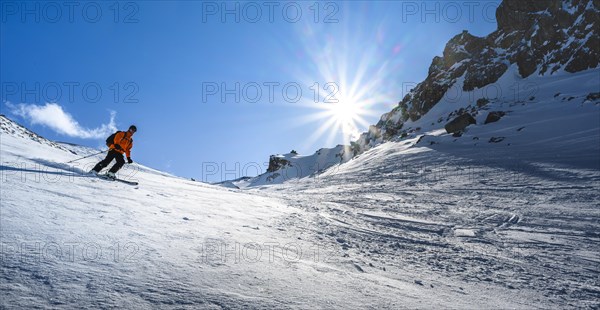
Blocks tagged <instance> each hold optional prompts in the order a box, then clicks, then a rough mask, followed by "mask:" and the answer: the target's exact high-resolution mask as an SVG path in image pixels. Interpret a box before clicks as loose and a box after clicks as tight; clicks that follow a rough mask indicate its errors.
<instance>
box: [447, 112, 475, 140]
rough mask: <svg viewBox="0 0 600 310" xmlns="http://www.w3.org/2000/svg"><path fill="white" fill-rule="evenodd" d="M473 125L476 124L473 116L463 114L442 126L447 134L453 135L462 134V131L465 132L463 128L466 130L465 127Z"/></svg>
mask: <svg viewBox="0 0 600 310" xmlns="http://www.w3.org/2000/svg"><path fill="white" fill-rule="evenodd" d="M475 123H477V122H476V121H475V119H474V118H473V116H471V114H469V113H464V114H462V115H460V116H458V117H456V118H455V119H453V120H452V121H450V122H449V123H448V124H446V126H444V128H445V129H446V132H447V133H452V134H454V133H458V132H462V131H463V130H465V128H467V126H469V125H471V124H475ZM459 137H460V136H459Z"/></svg>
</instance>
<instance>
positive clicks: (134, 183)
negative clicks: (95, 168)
mask: <svg viewBox="0 0 600 310" xmlns="http://www.w3.org/2000/svg"><path fill="white" fill-rule="evenodd" d="M97 176H98V178H100V179H103V180H106V181H117V182H121V183H125V184H129V185H139V183H138V182H134V181H127V180H123V179H119V178H114V179H113V178H111V177H108V176H107V175H105V174H99V175H97Z"/></svg>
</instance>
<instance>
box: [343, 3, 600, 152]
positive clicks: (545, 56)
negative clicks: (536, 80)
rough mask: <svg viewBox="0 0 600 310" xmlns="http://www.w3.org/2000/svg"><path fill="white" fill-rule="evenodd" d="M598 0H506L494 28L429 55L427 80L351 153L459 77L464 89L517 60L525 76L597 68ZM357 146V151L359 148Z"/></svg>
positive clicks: (393, 131) (415, 115)
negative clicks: (438, 54)
mask: <svg viewBox="0 0 600 310" xmlns="http://www.w3.org/2000/svg"><path fill="white" fill-rule="evenodd" d="M599 13H600V0H565V1H558V0H537V1H523V0H505V1H503V2H502V3H501V4H500V6H499V7H498V8H497V10H496V19H497V22H498V28H497V30H496V31H494V32H492V33H490V34H489V35H487V36H485V37H477V36H473V35H471V34H470V33H468V31H466V30H465V31H463V32H462V33H460V34H458V35H456V36H454V37H453V38H452V39H450V40H449V41H448V43H447V44H446V46H445V48H444V51H443V54H442V56H436V57H434V58H433V60H432V62H431V65H430V66H429V71H428V75H427V78H426V79H425V80H424V81H423V82H421V83H419V84H418V85H417V86H416V87H415V88H414V89H412V90H411V91H410V92H409V93H408V94H407V95H406V96H405V97H404V98H402V100H401V101H400V102H399V103H398V106H396V107H395V108H394V109H392V111H390V112H388V113H385V114H384V115H382V117H381V119H380V121H379V122H378V123H377V125H376V126H375V127H374V128H370V129H369V131H368V132H366V133H364V134H362V135H361V137H360V138H359V140H358V141H357V142H356V143H354V144H353V149H354V150H355V152H361V151H363V150H364V149H368V148H369V147H370V146H372V145H374V144H377V143H380V142H383V141H386V140H389V139H391V138H393V137H395V136H397V135H400V134H402V132H401V129H402V127H403V125H404V123H405V122H406V121H408V120H412V121H416V120H418V119H419V118H421V117H422V116H423V115H425V114H426V113H427V112H428V111H429V110H431V108H432V107H433V106H435V105H436V104H439V103H440V102H442V98H443V96H444V94H445V93H446V92H447V91H448V90H449V89H450V88H451V87H452V86H453V85H454V84H455V83H456V82H457V81H458V80H459V78H464V79H463V84H462V89H463V91H472V90H475V89H478V88H483V87H485V86H487V85H490V84H492V83H495V82H496V81H498V79H499V78H500V77H501V76H502V75H503V74H504V73H505V72H506V71H507V70H508V68H509V67H510V66H511V65H513V64H516V65H517V67H518V71H519V74H520V76H521V77H522V78H526V77H528V76H530V75H532V74H534V73H536V74H539V75H551V74H554V73H556V72H558V71H559V70H563V71H565V72H568V73H574V72H579V71H583V70H587V69H590V68H596V67H597V66H598V60H599V59H600V39H599V38H600V37H599V34H598V30H599V28H600V27H599V26H600V17H599V16H600V14H599ZM359 148H360V150H358V149H359Z"/></svg>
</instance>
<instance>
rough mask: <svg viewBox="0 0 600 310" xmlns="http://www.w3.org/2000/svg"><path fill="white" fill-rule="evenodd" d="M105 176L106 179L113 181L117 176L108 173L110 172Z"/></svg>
mask: <svg viewBox="0 0 600 310" xmlns="http://www.w3.org/2000/svg"><path fill="white" fill-rule="evenodd" d="M106 176H107V177H108V178H110V179H113V180H114V179H116V178H117V176H116V175H115V173H114V172H110V171H109V172H108V173H107V174H106Z"/></svg>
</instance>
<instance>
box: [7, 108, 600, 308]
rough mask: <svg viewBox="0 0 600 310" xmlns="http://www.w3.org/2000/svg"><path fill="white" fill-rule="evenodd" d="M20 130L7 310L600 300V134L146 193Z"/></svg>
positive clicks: (376, 159) (143, 184)
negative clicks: (248, 183)
mask: <svg viewBox="0 0 600 310" xmlns="http://www.w3.org/2000/svg"><path fill="white" fill-rule="evenodd" d="M561 104H562V107H563V108H568V109H572V110H569V111H568V112H570V114H571V115H574V117H575V120H578V121H580V122H582V123H584V122H585V118H586V117H597V116H598V114H597V105H593V104H586V105H582V104H571V103H558V104H557V105H561ZM573 109H580V110H579V111H580V113H575V114H573V113H572V112H573ZM594 109H596V110H594ZM563 112H567V111H563ZM594 113H596V114H594ZM509 119H510V118H507V119H502V120H500V122H502V121H507V120H509ZM558 122H560V119H558ZM576 123H577V121H573V122H572V123H570V124H576ZM549 125H550V126H554V125H556V123H552V122H550V124H549ZM2 126H3V127H4V128H8V127H10V128H21V130H19V131H14V132H12V131H9V132H10V133H8V132H5V131H3V132H2V135H1V137H0V162H1V163H0V165H1V166H0V172H1V175H0V177H1V182H2V183H1V185H2V186H1V191H0V201H1V206H0V232H1V234H0V236H1V240H0V242H1V244H2V260H1V261H0V264H1V269H0V288H1V290H2V299H1V303H2V307H6V308H15V307H20V308H33V307H40V308H57V307H58V308H61V307H62V308H84V307H94V308H104V307H105V308H108V307H127V308H149V307H154V308H295V309H308V308H311V309H313V308H327V309H358V308H372V309H397V308H524V309H529V308H532V307H540V308H552V307H559V308H564V307H569V306H571V307H594V306H597V305H598V304H597V300H598V297H599V294H600V287H599V283H598V275H599V274H598V269H597V266H598V263H599V262H600V261H599V260H598V255H597V253H598V251H599V250H600V249H599V246H598V244H600V243H599V242H598V241H599V240H598V239H599V236H598V233H597V232H598V231H599V229H600V224H599V223H598V222H599V221H598V218H600V217H599V215H600V214H598V204H597V201H598V194H597V193H598V191H597V190H598V185H599V182H600V172H599V171H598V167H597V166H593V165H592V163H594V162H598V155H597V154H598V150H597V148H595V149H594V147H592V148H591V149H589V150H588V149H586V147H589V145H590V144H588V142H590V143H593V142H594V141H597V137H598V134H593V133H590V134H587V135H586V134H581V135H578V136H576V137H569V136H564V137H558V138H560V139H557V140H556V141H571V142H572V143H571V144H570V145H569V147H567V146H566V145H563V147H562V148H557V149H555V150H554V151H558V152H553V153H552V154H551V155H548V156H542V155H541V154H545V153H544V149H543V148H530V149H527V148H513V145H511V146H508V145H506V144H503V143H481V148H478V149H475V150H476V151H474V152H475V153H469V152H463V151H461V148H456V147H453V146H452V144H453V143H457V142H458V141H457V142H452V141H453V139H452V138H451V137H449V136H448V135H441V136H437V137H432V139H433V138H435V139H438V140H437V143H438V144H433V145H427V144H424V143H423V141H424V140H423V139H421V142H419V143H417V140H419V137H416V138H412V139H408V140H403V141H400V142H389V143H385V144H382V145H380V146H378V147H375V148H373V149H371V150H369V151H367V152H365V153H363V154H361V155H360V156H358V157H356V158H354V159H352V160H350V161H349V162H347V163H345V164H343V165H339V166H336V167H337V168H336V170H328V171H326V173H321V174H315V175H313V177H311V178H308V177H306V178H300V179H294V180H292V181H289V182H286V183H283V184H280V185H273V186H258V187H249V188H248V189H247V190H243V191H242V190H231V189H226V188H223V187H219V186H213V185H207V184H203V183H198V182H192V181H188V180H184V179H181V178H177V177H174V176H170V175H167V174H164V173H161V172H158V171H155V170H152V169H150V168H146V167H141V166H137V165H136V166H134V167H135V169H134V168H133V167H132V166H128V168H127V170H124V171H123V172H124V173H123V174H122V175H121V177H123V178H126V179H135V180H138V181H139V182H140V185H139V186H130V185H126V184H122V183H115V182H109V181H104V180H99V179H96V178H93V177H90V176H87V175H83V174H81V172H83V171H85V170H86V169H85V168H84V167H86V166H91V165H93V164H94V163H95V162H96V161H97V160H98V159H99V158H97V157H96V158H90V159H89V160H82V161H83V162H82V163H79V164H77V165H75V166H71V165H66V164H64V162H66V161H69V160H72V159H75V158H77V157H79V156H80V155H81V154H78V155H75V154H73V153H72V152H70V151H69V150H63V149H61V148H59V147H56V146H55V145H53V144H52V143H40V142H38V141H36V140H35V139H31V138H30V137H31V134H30V133H29V132H28V131H27V130H26V129H23V128H22V127H17V126H16V125H14V124H13V123H12V122H11V121H10V120H7V119H5V118H3V119H2ZM481 128H484V127H483V126H482V127H481ZM487 128H491V127H487ZM534 128H536V125H535V122H534V123H532V124H528V126H527V127H526V129H527V130H525V129H523V130H522V131H523V132H527V131H530V130H533V129H534ZM476 131H477V130H475V128H473V129H472V130H469V134H471V133H475V132H476ZM519 132H520V131H519ZM478 134H480V135H482V136H483V133H478ZM463 137H466V135H465V136H463ZM581 137H584V138H581ZM585 137H588V138H585ZM590 139H592V140H590ZM594 139H596V140H594ZM547 145H549V144H546V143H545V144H542V146H547ZM595 145H596V146H597V145H598V143H596V144H595ZM514 146H516V147H519V144H518V143H515V145H514ZM555 146H557V147H558V146H560V145H555ZM515 150H524V152H523V153H514V152H515ZM561 150H563V151H565V152H571V153H572V152H576V151H577V150H579V151H580V154H584V153H585V154H587V157H588V159H589V160H588V161H587V162H584V164H582V165H581V164H579V162H578V160H577V159H573V158H572V157H570V156H562V155H563V153H562V152H560V151H561ZM80 151H82V150H80ZM590 151H592V152H591V153H590ZM90 152H93V151H92V150H89V151H88V153H90ZM516 154H518V157H517V158H515V156H516ZM569 154H570V153H569ZM492 155H493V156H492ZM541 157H542V158H541ZM594 160H595V161H594ZM76 163H77V162H76ZM590 165H591V166H590Z"/></svg>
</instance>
